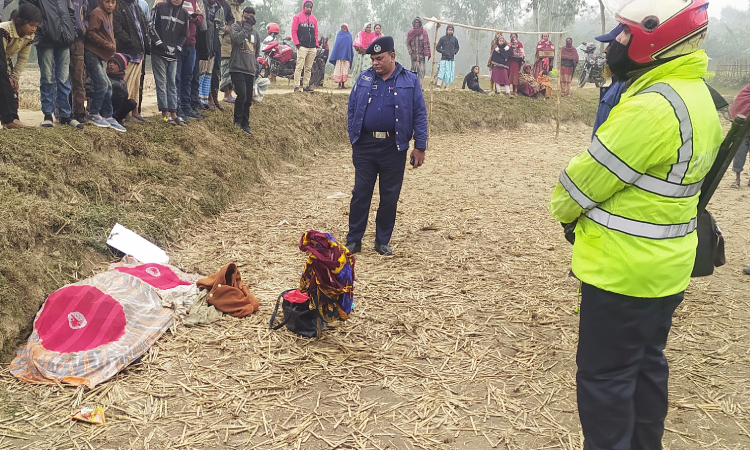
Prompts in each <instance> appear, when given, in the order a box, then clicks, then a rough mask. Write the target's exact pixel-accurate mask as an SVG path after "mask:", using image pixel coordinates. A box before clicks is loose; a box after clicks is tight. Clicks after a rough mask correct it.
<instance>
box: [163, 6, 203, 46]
mask: <svg viewBox="0 0 750 450" xmlns="http://www.w3.org/2000/svg"><path fill="white" fill-rule="evenodd" d="M167 1H169V0H167ZM182 8H183V9H185V10H186V11H187V12H188V14H192V13H196V14H198V17H196V18H195V20H193V17H192V16H190V22H188V33H187V40H186V41H185V45H186V46H187V47H192V46H195V35H196V34H197V32H198V31H197V30H198V27H199V26H201V24H202V23H203V11H201V9H200V8H198V2H196V1H195V0H184V1H183V2H182Z"/></svg>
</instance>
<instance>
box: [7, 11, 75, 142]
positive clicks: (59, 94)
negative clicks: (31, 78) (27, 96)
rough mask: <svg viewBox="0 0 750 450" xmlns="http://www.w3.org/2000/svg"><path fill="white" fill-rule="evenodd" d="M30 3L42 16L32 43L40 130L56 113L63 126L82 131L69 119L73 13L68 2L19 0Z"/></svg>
mask: <svg viewBox="0 0 750 450" xmlns="http://www.w3.org/2000/svg"><path fill="white" fill-rule="evenodd" d="M23 3H31V4H32V5H34V6H36V7H37V8H39V10H40V11H41V12H42V23H40V24H39V27H38V28H37V30H36V34H35V36H34V43H35V44H36V54H37V58H38V61H39V72H40V73H41V79H40V83H39V84H40V93H41V100H42V112H43V113H44V121H43V122H42V126H43V127H48V128H51V127H52V126H54V125H53V119H52V114H54V113H55V111H57V114H58V119H59V120H60V123H61V124H63V125H71V126H73V127H75V128H81V129H82V128H83V125H81V124H80V123H79V122H78V121H77V120H76V119H73V118H72V117H71V115H72V111H71V106H70V45H71V44H72V43H73V41H75V39H76V36H77V32H76V22H75V13H74V11H73V6H72V4H71V3H70V0H20V1H19V5H20V4H23Z"/></svg>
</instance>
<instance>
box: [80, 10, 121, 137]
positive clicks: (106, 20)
mask: <svg viewBox="0 0 750 450" xmlns="http://www.w3.org/2000/svg"><path fill="white" fill-rule="evenodd" d="M116 6H117V0H101V2H100V3H99V7H98V8H96V9H95V10H93V11H91V16H90V17H89V29H88V31H87V32H86V41H85V52H84V60H85V61H86V74H87V75H88V77H89V78H90V79H91V83H92V85H93V87H94V94H93V97H92V98H91V102H90V104H89V117H88V119H89V121H90V122H91V123H93V124H94V125H96V126H98V127H102V128H108V127H111V128H113V129H114V130H116V131H120V132H124V131H125V127H123V126H122V125H120V124H119V123H118V122H117V121H116V120H115V119H114V117H112V114H113V110H112V83H111V82H110V81H109V77H108V76H107V61H109V59H110V58H112V56H113V55H114V54H115V34H114V29H113V28H112V12H113V11H114V10H115V7H116Z"/></svg>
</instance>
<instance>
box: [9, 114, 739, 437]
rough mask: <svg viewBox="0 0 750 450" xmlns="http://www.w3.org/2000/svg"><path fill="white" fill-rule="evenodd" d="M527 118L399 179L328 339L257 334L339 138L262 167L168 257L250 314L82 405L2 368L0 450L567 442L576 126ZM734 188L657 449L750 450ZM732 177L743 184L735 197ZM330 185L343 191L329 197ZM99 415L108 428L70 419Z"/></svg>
mask: <svg viewBox="0 0 750 450" xmlns="http://www.w3.org/2000/svg"><path fill="white" fill-rule="evenodd" d="M553 128H554V126H553V125H546V124H541V125H532V124H527V125H525V126H521V127H520V128H519V129H517V130H513V131H502V132H496V133H490V132H476V133H472V134H460V135H459V134H454V135H450V134H449V135H442V136H439V137H437V138H434V139H432V140H431V143H430V151H429V153H428V157H427V161H426V165H425V166H424V167H423V168H420V169H419V170H410V169H407V173H406V179H405V183H404V189H403V192H402V196H401V201H400V204H399V214H398V219H397V224H396V231H395V233H394V237H393V240H392V244H393V246H394V251H395V256H393V257H390V258H388V257H380V256H378V255H377V254H375V252H374V251H373V250H372V247H371V246H372V241H373V239H374V229H373V228H372V225H374V224H373V221H374V210H375V208H376V205H377V194H376V196H375V199H374V201H373V209H372V216H371V226H370V229H368V233H367V234H366V236H365V240H364V241H363V248H364V251H363V252H362V253H361V254H359V255H357V263H356V275H357V281H356V283H355V289H356V293H355V311H354V313H353V315H352V317H351V320H349V321H347V322H345V323H336V324H334V325H333V326H332V327H330V329H329V330H327V331H325V332H324V334H323V337H322V339H320V340H309V339H305V338H298V337H296V336H295V335H293V334H291V333H289V332H288V331H285V330H284V331H269V330H268V320H269V317H270V314H271V312H272V309H273V305H274V303H275V300H276V296H277V295H278V294H279V293H280V292H281V291H283V290H285V289H289V288H293V287H295V286H296V285H297V283H298V279H299V275H300V273H301V269H302V265H303V261H304V256H303V254H302V253H301V252H300V251H299V250H298V249H297V243H298V241H299V238H300V236H301V234H302V233H303V232H304V231H306V230H308V229H317V230H321V231H330V232H332V233H334V235H335V236H336V237H337V238H338V239H341V240H343V239H345V234H346V230H347V220H348V217H347V214H348V201H349V195H348V192H349V191H350V190H351V187H352V183H353V177H354V171H353V168H352V166H351V152H350V150H349V149H348V148H347V147H345V146H343V145H341V146H338V147H333V148H327V149H325V150H319V151H318V152H317V153H316V154H315V155H314V156H312V157H309V159H308V160H307V161H306V162H305V164H302V165H300V166H293V165H288V166H285V167H284V168H283V169H282V170H280V171H278V172H277V173H275V174H267V175H266V183H265V184H264V185H263V186H259V187H257V188H256V189H255V190H253V191H252V192H250V193H248V195H247V197H246V198H245V199H244V200H243V201H241V202H238V203H237V204H236V205H235V207H234V208H232V209H231V210H230V211H228V212H226V213H224V214H222V215H221V216H220V217H218V218H217V219H215V220H211V221H208V222H206V223H204V224H203V225H200V226H198V227H196V228H194V229H192V230H191V231H189V232H188V233H186V234H185V235H184V236H183V237H182V239H181V240H178V241H177V242H176V243H175V244H174V246H173V247H172V248H169V249H168V251H169V253H170V254H171V255H172V256H173V262H174V263H175V264H177V265H178V266H180V267H182V268H184V269H185V270H187V271H190V272H197V273H202V274H208V273H211V272H213V271H215V270H217V269H218V268H219V267H220V266H221V265H223V264H226V263H229V262H236V263H238V265H239V266H240V270H241V272H242V274H243V277H244V279H245V281H246V282H247V283H248V284H249V285H250V287H251V290H252V291H253V292H254V293H255V294H256V295H257V296H258V297H259V298H260V300H261V310H260V312H258V313H256V314H255V315H253V316H252V317H249V318H245V319H234V318H230V317H225V318H224V319H223V320H221V321H220V322H217V323H215V324H213V325H211V326H206V327H199V328H194V329H188V328H183V327H177V329H176V333H175V334H167V335H165V336H164V337H163V338H162V339H161V340H160V341H159V342H158V343H157V345H155V346H154V347H153V348H152V350H151V352H150V353H149V354H147V355H146V357H144V359H143V361H142V362H141V363H139V364H137V365H134V366H132V367H130V368H128V369H127V370H126V371H125V372H123V373H121V374H119V375H118V376H116V377H115V378H114V379H112V380H110V381H109V382H107V383H105V384H103V385H101V386H99V387H97V388H96V389H94V390H93V391H89V390H87V389H83V388H78V389H75V388H70V387H67V388H63V387H60V386H31V385H27V384H22V383H19V382H17V381H16V380H15V379H13V378H12V377H11V376H10V375H9V373H8V371H7V367H3V368H2V372H1V373H0V382H1V383H2V384H3V392H4V394H0V403H5V404H6V405H8V406H6V408H5V411H0V413H3V414H4V415H2V416H0V449H6V448H7V449H10V448H13V449H16V448H30V449H34V450H43V449H68V448H71V449H73V448H92V449H130V448H132V449H146V448H148V449H167V448H180V449H182V448H185V449H190V448H194V449H204V448H205V449H209V448H238V449H252V448H258V449H275V448H282V449H332V448H340V449H349V448H355V449H386V448H389V449H415V448H423V449H431V450H432V449H490V448H500V449H550V448H561V449H578V448H581V446H582V442H581V434H580V428H579V424H578V420H577V411H576V405H575V348H576V341H577V326H578V325H577V322H578V316H577V315H576V314H575V313H574V307H575V304H576V300H577V298H576V288H577V283H576V282H574V280H573V279H571V278H569V277H568V276H567V274H568V269H569V262H570V250H571V249H570V246H569V245H568V244H567V242H565V240H564V239H563V236H562V229H561V227H560V225H559V224H557V223H555V222H554V220H552V219H551V218H550V216H549V213H548V206H547V205H548V200H549V197H550V194H551V192H552V189H553V187H554V183H555V181H556V179H557V176H558V174H559V171H560V170H561V168H562V167H564V165H565V163H566V162H567V160H568V159H569V158H570V157H572V156H574V155H575V154H577V153H578V152H580V151H582V150H583V149H584V148H585V147H586V144H587V142H588V141H589V139H590V128H589V127H586V126H584V125H576V124H568V125H563V129H562V132H561V135H560V139H559V141H557V142H556V141H555V139H554V131H553ZM729 178H730V177H729V176H728V177H727V179H726V180H724V183H723V184H722V187H721V188H720V190H719V191H718V193H717V195H716V199H715V200H714V202H713V203H712V205H711V208H710V209H711V210H712V212H714V213H715V215H716V217H717V220H718V221H719V223H720V225H721V226H722V229H723V231H724V233H725V236H726V238H727V246H728V248H727V252H728V254H727V257H728V258H727V259H728V264H727V265H726V266H725V267H723V268H721V269H719V270H718V273H717V274H716V275H715V276H713V277H711V278H707V279H703V280H695V281H694V282H693V283H692V285H691V287H690V288H689V290H688V292H687V294H686V301H685V302H684V303H683V305H681V307H680V308H679V309H678V311H677V313H676V316H675V323H674V328H673V331H672V334H671V336H670V340H669V344H668V351H667V356H668V358H669V360H670V363H671V370H672V378H671V383H670V395H671V398H670V411H669V417H668V420H667V430H668V431H667V432H666V435H665V439H664V444H665V448H667V449H671V450H679V449H695V448H712V449H714V448H715V449H732V450H740V449H744V448H748V447H750V434H748V431H749V430H750V420H749V419H750V403H749V401H750V392H749V388H748V385H749V384H748V381H749V380H750V373H749V372H750V369H748V367H750V366H749V365H748V362H750V361H748V359H749V357H750V338H748V335H747V332H748V328H747V323H748V311H749V310H750V309H749V308H748V306H750V305H748V298H747V295H746V294H745V290H746V288H747V287H748V285H749V284H748V283H749V282H750V277H747V276H744V275H742V274H741V269H742V265H743V264H744V263H747V264H750V252H749V251H748V248H749V247H748V244H749V243H750V242H748V240H749V239H750V236H748V233H747V231H746V226H747V223H748V219H750V204H748V199H749V198H750V195H748V194H749V193H750V188H748V187H746V186H745V187H743V189H742V190H740V191H736V190H730V189H729V187H728V186H729V183H730V182H731V180H730V179H729ZM746 182H747V179H746V178H743V184H746ZM337 193H347V195H346V196H344V198H327V197H329V196H333V197H340V196H338V195H335V194H337ZM81 405H85V406H100V405H101V406H105V407H106V408H107V415H108V424H107V425H103V426H88V425H85V424H80V423H75V422H71V421H70V420H69V419H68V415H69V414H70V413H71V412H73V410H74V409H75V408H77V407H79V406H81Z"/></svg>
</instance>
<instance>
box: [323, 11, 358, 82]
mask: <svg viewBox="0 0 750 450" xmlns="http://www.w3.org/2000/svg"><path fill="white" fill-rule="evenodd" d="M353 58H354V50H352V34H351V33H350V32H349V25H347V24H345V23H342V24H341V30H339V33H338V34H337V35H336V42H334V43H333V50H331V58H330V60H329V62H330V63H331V64H333V67H334V69H333V82H334V83H337V84H338V85H339V86H338V88H339V89H344V87H345V85H344V83H346V80H348V79H349V68H350V67H351V65H352V59H353Z"/></svg>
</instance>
